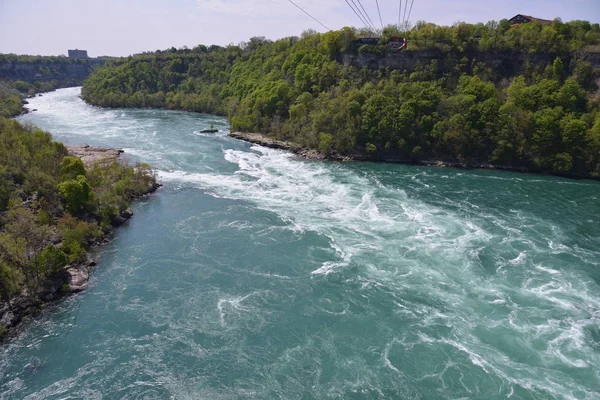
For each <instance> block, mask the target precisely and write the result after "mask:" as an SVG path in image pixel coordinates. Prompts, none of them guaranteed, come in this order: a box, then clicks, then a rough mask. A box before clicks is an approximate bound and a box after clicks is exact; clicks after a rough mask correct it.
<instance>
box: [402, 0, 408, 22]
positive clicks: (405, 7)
mask: <svg viewBox="0 0 600 400" xmlns="http://www.w3.org/2000/svg"><path fill="white" fill-rule="evenodd" d="M407 9H408V0H405V1H404V14H402V25H403V26H406V10H407Z"/></svg>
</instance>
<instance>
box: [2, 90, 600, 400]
mask: <svg viewBox="0 0 600 400" xmlns="http://www.w3.org/2000/svg"><path fill="white" fill-rule="evenodd" d="M79 93H80V88H68V89H60V90H57V91H55V92H51V93H47V94H44V95H43V96H42V97H36V98H33V99H31V100H30V107H32V108H36V109H37V111H35V112H33V113H30V114H27V115H23V116H21V117H19V118H18V119H19V120H20V121H21V122H26V123H32V124H35V125H37V126H39V127H41V128H42V129H44V130H47V131H48V132H51V133H52V134H53V136H54V138H55V139H56V140H58V141H62V142H64V143H65V144H89V145H94V146H106V147H118V148H123V149H124V154H123V155H122V157H124V158H126V159H127V158H128V159H130V160H132V161H135V160H140V161H144V162H148V163H150V164H151V165H152V166H153V167H154V168H156V170H157V172H158V175H159V178H160V181H161V183H162V184H163V185H164V186H163V187H162V188H161V189H159V191H158V192H157V194H155V195H152V196H150V197H147V198H145V199H142V200H141V201H138V202H137V203H136V204H135V205H134V208H133V211H134V212H135V216H134V217H133V218H132V219H131V220H129V221H128V222H127V223H126V224H125V225H124V226H122V227H120V228H119V229H117V231H116V232H115V235H114V239H113V240H112V241H111V242H110V243H109V244H108V245H106V246H104V247H103V248H101V249H100V250H99V254H98V257H99V258H100V262H99V263H98V265H97V267H96V268H95V269H94V271H93V272H92V274H91V285H90V288H89V289H88V290H87V291H84V292H82V293H80V294H78V295H76V296H72V297H69V298H67V299H65V300H62V301H60V302H58V303H55V304H52V305H51V306H49V307H48V308H47V310H46V311H45V312H44V313H43V315H42V316H41V317H40V318H38V319H36V320H30V321H28V322H26V323H24V324H23V325H22V327H21V328H20V329H21V332H20V333H19V335H17V337H16V338H14V339H12V340H11V341H9V342H8V343H6V344H5V345H4V346H3V347H1V348H0V398H1V399H17V398H18V399H59V398H60V399H66V398H86V399H96V398H97V399H99V398H123V399H142V398H143V399H151V398H157V399H159V398H160V399H168V398H172V399H195V398H212V399H243V398H248V399H255V398H260V399H262V398H286V399H288V398H289V399H300V398H302V399H309V398H311V399H312V398H314V399H324V398H340V399H365V398H373V399H378V398H394V399H440V398H448V399H455V398H481V399H496V398H497V399H501V398H502V399H503V398H515V399H551V398H556V399H571V398H572V399H593V398H597V396H598V393H599V392H600V372H599V371H600V182H597V181H587V180H570V179H564V178H557V177H549V176H542V175H531V174H518V173H510V172H500V171H488V170H458V169H451V168H435V167H417V166H407V165H397V164H377V163H336V162H328V161H318V160H317V161H315V160H305V159H301V158H297V157H296V156H294V155H293V154H291V153H288V152H285V151H282V150H276V149H268V148H264V147H261V146H257V145H253V144H250V143H246V142H242V141H239V140H236V139H233V138H230V137H228V136H227V133H228V122H227V120H226V119H225V118H222V117H217V116H211V115H204V114H194V113H186V112H180V111H169V110H154V109H100V108H96V107H92V106H89V105H87V104H85V103H84V102H83V101H82V100H81V99H80V98H79ZM211 127H214V128H216V129H219V132H217V133H200V131H201V130H204V129H208V128H211Z"/></svg>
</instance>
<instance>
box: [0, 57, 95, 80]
mask: <svg viewBox="0 0 600 400" xmlns="http://www.w3.org/2000/svg"><path fill="white" fill-rule="evenodd" d="M102 64H104V60H102V59H87V60H70V59H65V62H50V63H48V62H39V63H38V62H0V81H2V80H4V81H16V80H21V81H25V82H31V83H34V82H43V81H57V82H58V84H59V86H66V85H80V84H81V83H82V82H83V80H84V79H86V78H87V77H88V75H89V74H90V73H91V72H92V70H93V69H94V68H95V67H96V66H98V65H102Z"/></svg>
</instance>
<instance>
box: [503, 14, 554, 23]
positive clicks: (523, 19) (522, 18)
mask: <svg viewBox="0 0 600 400" xmlns="http://www.w3.org/2000/svg"><path fill="white" fill-rule="evenodd" d="M508 22H510V25H511V26H515V25H521V24H526V23H528V22H539V23H540V24H551V23H552V21H550V20H548V19H541V18H535V17H532V16H531V15H523V14H517V15H515V16H514V17H512V18H511V19H509V20H508Z"/></svg>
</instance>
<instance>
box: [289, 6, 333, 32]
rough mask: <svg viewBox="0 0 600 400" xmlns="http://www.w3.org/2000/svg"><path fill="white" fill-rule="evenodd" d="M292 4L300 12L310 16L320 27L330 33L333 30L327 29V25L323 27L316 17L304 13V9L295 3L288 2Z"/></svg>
mask: <svg viewBox="0 0 600 400" xmlns="http://www.w3.org/2000/svg"><path fill="white" fill-rule="evenodd" d="M288 1H289V2H290V3H292V4H293V5H295V6H296V8H298V9H299V10H300V11H302V12H303V13H304V14H306V15H308V16H309V17H311V18H312V19H313V20H314V21H315V22H316V23H318V24H319V25H321V26H322V27H323V28H325V29H327V30H328V31H330V30H331V29H329V28H328V27H326V26H325V25H323V24H322V23H321V21H319V20H318V19H316V18H315V17H313V16H312V15H310V14H309V13H307V12H306V11H304V10H303V9H302V7H300V6H299V5H298V4H296V3H294V2H293V1H292V0H288Z"/></svg>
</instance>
